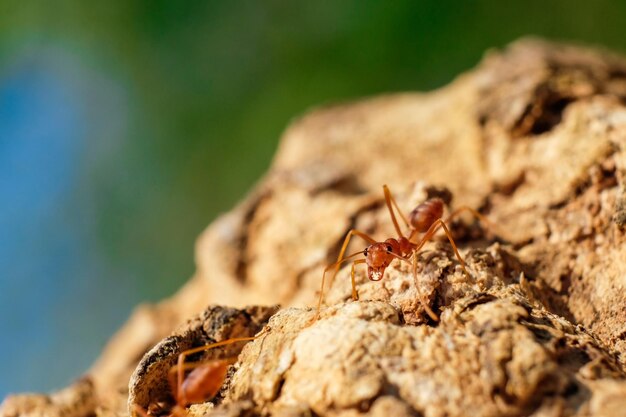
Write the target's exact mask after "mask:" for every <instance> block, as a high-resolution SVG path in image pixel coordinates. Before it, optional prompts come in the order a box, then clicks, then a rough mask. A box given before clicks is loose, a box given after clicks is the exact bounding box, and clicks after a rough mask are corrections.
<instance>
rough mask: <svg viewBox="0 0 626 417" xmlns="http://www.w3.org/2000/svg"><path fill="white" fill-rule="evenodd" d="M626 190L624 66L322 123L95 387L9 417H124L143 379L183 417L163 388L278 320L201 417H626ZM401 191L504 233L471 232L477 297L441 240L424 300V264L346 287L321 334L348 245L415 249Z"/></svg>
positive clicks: (520, 80)
mask: <svg viewBox="0 0 626 417" xmlns="http://www.w3.org/2000/svg"><path fill="white" fill-rule="evenodd" d="M625 174H626V60H624V59H623V58H622V57H619V56H615V55H613V54H611V53H608V52H603V51H598V50H592V49H585V48H579V47H572V46H565V45H559V44H551V43H544V42H541V41H536V40H524V41H520V42H517V43H515V44H512V45H511V46H510V47H508V48H506V49H505V50H504V51H498V52H491V53H489V54H487V56H486V57H485V58H484V60H483V62H482V63H481V64H480V65H479V66H478V67H477V68H476V69H475V70H473V71H471V72H469V73H467V74H464V75H462V76H460V77H459V78H458V79H456V80H455V81H454V82H452V83H451V84H450V85H449V86H447V87H445V88H443V89H440V90H438V91H434V92H432V93H427V94H419V93H406V94H396V95H390V96H383V97H378V98H373V99H369V100H365V101H361V102H357V103H350V104H346V105H340V106H334V107H329V108H324V109H320V110H316V111H313V112H311V113H310V114H307V115H305V116H304V117H302V118H301V119H299V120H297V121H296V122H295V123H294V124H293V125H292V126H291V127H289V128H288V129H287V131H286V133H285V135H284V138H283V140H282V142H281V145H280V148H279V150H278V153H277V155H276V158H275V160H274V163H273V165H272V168H271V169H270V171H269V172H268V174H267V176H266V177H265V178H264V179H263V180H262V181H261V182H260V183H259V185H258V186H257V187H256V188H255V190H254V191H253V192H252V193H251V194H250V195H249V196H248V197H247V199H246V200H245V201H243V202H242V203H241V204H240V205H239V206H238V207H236V208H235V209H234V210H233V211H231V212H229V213H228V214H225V215H223V216H222V217H220V218H219V219H218V220H216V221H215V222H214V223H213V224H212V225H211V226H210V227H209V228H208V229H207V230H206V231H205V232H204V233H203V234H202V235H201V236H200V239H199V240H198V244H197V253H196V258H197V265H198V269H197V273H196V274H195V276H194V277H193V278H192V279H191V280H190V281H189V282H188V283H187V284H186V285H185V286H184V287H183V288H182V289H181V290H180V291H179V292H178V293H177V294H176V295H174V296H173V297H172V298H170V299H168V300H165V301H163V302H162V303H160V304H158V305H156V306H144V307H140V308H139V309H138V310H137V312H136V313H135V314H134V315H133V316H132V317H131V318H130V320H129V322H128V323H127V325H126V326H125V327H124V328H123V329H122V330H121V331H120V332H119V333H118V335H117V336H116V337H115V338H114V339H113V340H112V341H111V343H110V345H109V346H108V348H107V349H106V350H105V352H104V353H103V355H102V357H101V358H100V360H99V361H98V362H97V363H96V364H95V365H94V367H93V368H92V369H91V370H90V371H89V372H88V374H87V376H85V377H84V378H83V379H81V380H80V381H79V382H77V383H76V384H75V385H74V386H71V387H68V388H67V389H65V390H63V391H61V392H59V393H56V394H53V395H51V396H43V395H20V396H13V397H9V398H7V399H6V400H5V401H4V403H3V405H2V408H0V410H1V414H2V415H5V416H16V415H51V416H55V415H64V416H85V415H93V414H96V415H101V416H112V415H124V414H125V413H127V411H126V410H127V408H126V404H127V400H128V397H129V391H128V388H127V387H128V381H129V379H130V377H131V374H132V373H133V371H134V372H135V374H134V376H133V378H132V381H131V385H130V397H131V402H132V403H138V404H140V405H142V406H144V407H146V408H147V406H150V405H151V404H157V403H164V405H163V407H162V408H163V410H165V411H164V412H166V411H167V408H168V406H169V405H171V402H172V401H171V398H172V397H171V393H170V392H169V388H168V386H167V383H166V382H165V379H164V378H162V377H160V375H163V373H164V372H165V371H166V370H167V369H168V368H169V367H170V366H171V364H172V363H173V360H174V358H175V356H176V355H177V353H178V352H179V351H180V350H181V349H185V348H187V347H189V346H195V345H197V344H201V343H206V342H210V341H213V340H222V339H224V338H227V337H232V336H233V335H242V334H245V335H249V334H253V333H255V332H257V331H258V330H259V329H260V328H261V327H262V326H263V325H264V324H265V323H266V322H267V321H268V319H269V324H268V326H269V331H268V332H267V333H266V334H264V335H263V336H262V337H260V338H258V339H256V340H254V341H252V342H250V343H248V344H246V345H245V347H244V348H243V351H242V354H241V355H240V357H239V361H238V362H237V363H236V364H235V365H234V366H233V367H232V368H231V370H230V372H229V374H228V377H227V379H226V381H225V384H224V386H223V389H222V391H221V392H220V394H219V395H218V396H217V397H216V399H215V401H214V402H213V403H206V404H198V405H194V406H192V407H190V408H189V411H188V412H189V414H191V415H198V416H199V415H210V416H233V417H234V416H241V417H243V416H257V415H271V416H365V415H368V416H385V417H387V416H390V415H393V416H421V415H423V416H465V415H476V416H515V415H532V416H537V417H538V416H570V415H576V416H588V415H592V416H613V415H614V416H619V415H623V411H624V410H625V409H626V291H625V290H626V245H624V242H625V240H626V238H625V233H626V231H625V230H624V226H625V225H626V182H625ZM385 183H386V184H389V185H390V187H391V189H392V191H393V192H394V194H395V195H396V198H397V200H398V203H399V205H400V207H401V209H402V210H403V211H404V212H405V213H407V212H409V211H410V210H411V209H412V208H413V207H414V206H415V205H416V204H418V203H420V202H422V201H424V199H425V198H426V197H427V196H428V195H429V194H431V193H433V192H434V191H436V190H437V189H439V190H441V189H447V190H449V191H450V193H451V195H452V197H453V199H452V201H451V208H452V209H453V208H455V207H459V206H462V205H468V206H470V207H473V208H475V209H477V210H479V211H481V212H482V213H483V214H484V215H486V216H487V217H488V218H489V220H490V221H491V222H492V223H493V225H488V226H487V227H486V228H485V227H479V226H478V225H477V224H476V223H472V219H471V218H465V217H463V218H462V219H460V220H459V221H456V222H455V224H454V225H453V227H452V230H453V234H454V236H455V239H456V241H457V244H458V245H459V246H460V249H461V254H462V255H463V257H464V258H465V260H466V262H467V264H468V269H469V271H470V276H469V277H468V276H466V275H465V274H463V272H462V270H461V268H460V265H459V262H458V260H457V259H456V258H455V257H454V256H453V253H452V252H451V250H450V246H449V244H448V243H447V242H446V241H445V240H444V239H443V238H441V239H435V241H433V242H431V243H429V244H428V245H427V246H426V248H425V249H426V250H425V251H424V252H422V253H421V254H420V256H419V268H418V273H417V276H416V279H415V280H414V277H413V274H412V272H411V266H410V265H408V264H407V263H400V262H398V261H395V262H394V263H392V265H391V266H390V267H389V268H388V270H387V272H386V275H385V278H384V280H383V281H381V282H370V281H367V278H366V276H365V271H364V268H363V269H361V266H359V267H358V268H357V282H358V289H359V296H360V301H356V302H354V301H351V300H350V294H351V287H350V278H349V275H350V268H349V267H346V268H343V269H342V270H341V271H340V272H339V274H338V275H337V277H336V279H335V280H334V282H333V283H332V285H329V286H328V288H327V296H326V305H327V307H325V308H324V309H323V310H322V314H321V318H320V319H319V320H318V321H317V322H315V323H314V324H312V325H308V324H309V322H310V319H311V317H312V315H313V314H314V311H313V310H312V309H311V308H307V306H312V305H314V304H315V297H316V294H317V292H318V291H319V285H320V279H321V273H322V270H323V268H324V267H325V266H326V265H328V264H330V263H332V262H333V261H334V259H335V258H336V256H337V252H338V249H339V246H340V245H341V242H342V240H343V237H344V236H345V234H346V232H347V231H348V230H349V229H350V228H357V229H359V230H362V231H364V232H366V233H369V234H371V235H373V236H374V237H375V238H377V239H381V240H384V239H385V238H388V237H394V235H395V233H394V232H393V230H394V229H393V226H392V224H391V222H390V219H389V215H388V213H387V210H386V207H385V205H384V200H383V199H382V190H381V186H382V184H385ZM363 248H364V243H363V242H360V241H358V238H355V239H354V241H353V242H352V244H351V248H350V249H349V250H351V251H356V250H361V249H363ZM418 288H419V290H420V293H421V294H422V295H423V298H424V299H425V301H426V302H427V303H428V304H429V306H430V307H431V308H432V309H433V310H435V311H436V312H438V313H439V314H440V315H441V319H440V321H439V322H433V321H432V320H431V319H429V317H428V316H427V315H426V314H425V311H424V307H423V306H422V305H421V304H420V302H419V298H418V296H417V289H418ZM209 304H220V305H224V306H231V307H233V308H218V307H210V308H209V309H207V310H205V309H206V307H207V305H209ZM275 304H281V305H282V306H283V308H282V309H281V310H280V311H278V312H276V313H275V314H274V311H275V308H272V307H267V308H262V307H258V308H254V307H247V308H244V309H243V310H237V308H243V307H244V306H249V305H275ZM202 311H204V313H200V312H202ZM198 314H200V315H198ZM194 315H195V317H196V318H195V319H193V320H191V321H189V322H187V324H185V321H186V320H188V319H189V318H190V317H193V316H194ZM270 315H271V316H272V317H271V318H269V317H270ZM225 317H230V318H231V319H229V320H234V322H231V321H229V320H225V319H224V318H225ZM216 323H218V324H219V325H218V324H216ZM229 323H231V324H232V323H238V324H237V325H230V326H229ZM181 325H182V327H180V326H181ZM233 326H234V327H233ZM176 328H178V329H179V330H177V331H176V332H175V333H174V334H172V332H173V331H174V329H176ZM170 335H171V336H170ZM168 336H169V337H168ZM166 337H167V338H166ZM164 338H166V339H165V340H162V339H164ZM155 345H156V346H155ZM153 346H155V347H154V348H153ZM239 348H240V347H238V348H236V349H239ZM150 349H152V350H150ZM233 349H235V348H233ZM148 351H150V352H149V353H147V354H146V352H148ZM144 354H146V355H145V356H144ZM221 354H225V353H223V352H221V351H220V352H217V351H216V352H212V353H210V354H209V356H213V355H221ZM231 354H232V352H231ZM142 357H144V359H143V360H142V359H141V358H142ZM140 360H141V364H140V365H139V367H137V365H138V363H140ZM135 369H136V370H135ZM168 401H169V403H168Z"/></svg>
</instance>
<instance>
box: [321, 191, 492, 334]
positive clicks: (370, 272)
mask: <svg viewBox="0 0 626 417" xmlns="http://www.w3.org/2000/svg"><path fill="white" fill-rule="evenodd" d="M383 191H384V194H385V203H386V204H387V209H388V210H389V214H390V215H391V221H392V222H393V226H394V228H395V229H396V232H397V234H398V238H397V239H396V238H389V239H387V240H385V241H382V242H377V241H376V240H375V239H373V238H372V237H370V236H368V235H367V234H366V233H363V232H361V231H358V230H356V229H351V230H350V231H349V232H348V234H347V235H346V237H345V239H344V241H343V245H342V246H341V251H340V252H339V257H338V258H337V262H335V263H334V264H331V265H329V266H327V267H326V269H324V274H323V275H322V287H321V290H320V296H319V300H318V303H317V312H316V314H315V316H314V317H313V319H312V320H311V323H313V322H315V321H316V320H317V319H318V318H319V315H320V310H321V307H322V301H323V297H324V283H325V281H326V273H327V272H328V271H329V270H330V269H332V268H335V272H334V274H333V275H332V279H331V283H330V286H332V281H333V280H334V278H335V275H336V274H337V272H338V271H339V266H340V265H341V264H342V263H343V262H345V261H347V260H350V259H352V258H354V257H356V256H359V255H361V254H363V255H364V256H365V259H357V260H355V261H353V262H352V270H351V275H350V276H351V280H352V299H353V300H355V301H356V300H358V299H359V296H358V293H357V290H356V283H355V279H354V274H355V268H356V266H357V265H359V264H363V263H365V264H367V277H368V278H369V279H370V281H380V280H381V279H383V276H384V273H385V269H386V268H387V267H388V266H389V264H390V263H391V261H393V260H394V259H399V260H401V261H405V262H409V263H411V264H412V266H413V277H414V280H415V285H416V289H417V292H418V297H419V299H420V300H419V301H420V303H421V304H422V306H423V307H424V309H425V310H426V313H427V314H428V315H429V316H430V318H431V319H433V320H434V321H438V320H439V317H438V316H437V315H436V314H435V313H434V312H433V311H432V309H431V308H430V307H429V306H428V304H427V303H426V302H425V301H424V300H423V298H422V295H421V293H420V290H419V285H417V253H418V251H419V250H420V249H421V248H422V247H423V246H424V244H425V243H426V242H427V241H428V240H430V239H431V238H432V237H433V236H434V235H435V233H436V232H437V231H438V230H439V228H442V229H443V230H444V232H445V233H446V235H447V237H448V240H449V241H450V244H451V245H452V249H453V250H454V253H455V255H456V257H457V259H458V260H459V263H460V264H461V268H462V269H463V272H464V273H465V274H466V275H467V276H468V277H469V276H470V275H469V272H467V268H466V267H465V261H463V258H462V257H461V255H460V254H459V251H458V249H457V246H456V244H455V243H454V239H453V238H452V235H451V234H450V230H448V227H447V226H446V222H448V223H449V222H450V220H451V219H452V218H454V217H455V216H457V215H459V214H460V213H461V212H463V211H469V212H470V213H471V214H472V215H474V216H475V217H477V218H478V220H479V221H480V222H481V223H483V225H489V224H490V222H489V221H488V220H487V219H486V218H485V217H484V216H483V215H481V214H480V213H478V212H477V211H476V210H474V209H472V208H470V207H467V206H462V207H460V208H458V209H457V210H455V211H453V212H452V213H451V214H450V216H448V218H447V219H446V221H445V222H444V221H443V220H442V219H441V217H442V216H443V208H444V202H443V200H441V199H440V198H431V199H429V200H427V201H425V202H423V203H421V204H420V205H418V206H417V207H415V208H414V209H413V211H411V213H410V214H409V219H408V220H407V218H406V217H404V215H403V214H402V211H401V210H400V208H399V207H398V203H396V200H395V199H394V197H393V195H392V194H391V191H389V187H387V185H383ZM394 208H395V209H396V211H397V212H398V214H399V215H400V218H401V219H402V221H403V222H404V224H405V225H406V226H407V227H408V228H409V232H408V237H406V236H405V235H404V234H402V230H401V229H400V225H399V224H398V220H397V219H396V216H395V214H394V210H393V209H394ZM420 233H424V235H423V236H422V238H421V240H419V241H414V239H415V237H416V236H417V235H418V234H420ZM355 235H356V236H358V237H360V238H362V239H363V240H365V241H367V242H368V243H369V245H368V246H367V247H366V248H365V250H363V251H359V252H355V253H353V254H351V255H348V256H346V257H345V258H344V254H345V252H346V249H347V247H348V243H349V242H350V239H351V238H352V236H355Z"/></svg>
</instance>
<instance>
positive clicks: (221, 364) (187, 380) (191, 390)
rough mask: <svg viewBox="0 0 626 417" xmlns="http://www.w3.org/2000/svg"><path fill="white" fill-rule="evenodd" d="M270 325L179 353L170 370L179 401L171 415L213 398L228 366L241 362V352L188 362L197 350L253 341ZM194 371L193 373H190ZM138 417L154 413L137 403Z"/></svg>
mask: <svg viewBox="0 0 626 417" xmlns="http://www.w3.org/2000/svg"><path fill="white" fill-rule="evenodd" d="M269 330H270V328H269V327H268V326H266V327H265V329H263V330H262V331H261V332H260V333H258V334H257V335H256V336H250V337H233V338H231V339H227V340H223V341H221V342H217V343H210V344H207V345H204V346H200V347H197V348H193V349H188V350H185V351H183V352H181V353H180V354H179V355H178V360H177V363H176V365H174V366H172V367H171V368H170V370H169V372H168V382H169V385H170V389H171V390H172V393H173V395H174V399H175V400H176V404H175V405H174V407H172V409H171V410H170V412H169V414H167V415H168V416H169V417H185V416H187V411H186V408H187V406H188V405H190V404H198V403H202V402H205V401H210V400H211V399H213V398H214V397H215V396H216V395H217V393H218V392H219V390H220V388H221V387H222V385H223V384H224V380H225V379H226V373H227V372H228V367H229V366H230V365H232V364H233V363H235V362H236V361H237V357H238V355H235V356H228V357H225V358H221V359H212V360H209V361H205V362H187V363H185V359H186V358H187V356H189V355H193V354H194V353H199V352H205V351H208V350H211V349H214V348H217V347H220V346H226V345H231V344H233V343H238V342H249V341H252V340H255V339H258V338H259V337H261V336H263V335H265V334H267V333H268V332H269ZM189 371H191V372H189ZM133 411H134V415H135V417H136V416H137V415H140V416H142V417H150V416H151V413H150V412H149V411H146V410H145V409H144V408H143V407H141V406H140V405H138V404H133Z"/></svg>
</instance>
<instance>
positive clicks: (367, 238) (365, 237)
mask: <svg viewBox="0 0 626 417" xmlns="http://www.w3.org/2000/svg"><path fill="white" fill-rule="evenodd" d="M354 235H356V236H358V237H360V238H361V239H363V240H365V241H366V242H367V243H369V244H370V245H371V244H373V243H376V241H375V240H374V239H373V238H371V237H370V236H368V235H367V234H366V233H363V232H361V231H359V230H356V229H350V231H349V232H348V234H347V235H346V237H345V239H344V240H343V244H342V245H341V250H340V251H339V256H338V257H337V262H335V264H333V265H336V267H335V272H334V273H333V276H332V278H331V279H330V283H329V285H328V286H329V287H332V286H333V282H334V281H335V275H337V272H339V265H340V264H341V262H342V261H343V260H344V259H345V258H344V257H343V255H344V254H345V253H346V249H348V244H349V243H350V239H351V238H352V236H354ZM322 281H323V279H322ZM323 290H324V284H323V283H322V291H323Z"/></svg>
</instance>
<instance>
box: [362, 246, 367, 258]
mask: <svg viewBox="0 0 626 417" xmlns="http://www.w3.org/2000/svg"><path fill="white" fill-rule="evenodd" d="M363 255H365V256H367V248H365V250H364V251H363Z"/></svg>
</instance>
